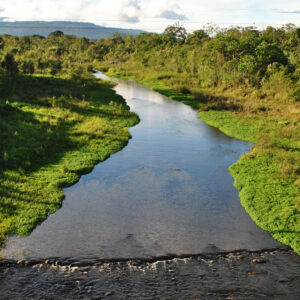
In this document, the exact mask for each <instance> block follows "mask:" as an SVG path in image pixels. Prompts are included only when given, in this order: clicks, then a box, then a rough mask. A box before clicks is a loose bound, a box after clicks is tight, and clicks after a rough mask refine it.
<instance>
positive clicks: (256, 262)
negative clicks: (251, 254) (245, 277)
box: [252, 258, 267, 264]
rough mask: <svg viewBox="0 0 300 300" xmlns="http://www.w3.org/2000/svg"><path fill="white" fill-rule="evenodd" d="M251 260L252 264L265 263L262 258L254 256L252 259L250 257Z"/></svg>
mask: <svg viewBox="0 0 300 300" xmlns="http://www.w3.org/2000/svg"><path fill="white" fill-rule="evenodd" d="M252 262H253V263H254V264H263V263H266V262H267V261H266V260H265V259H263V258H254V259H252Z"/></svg>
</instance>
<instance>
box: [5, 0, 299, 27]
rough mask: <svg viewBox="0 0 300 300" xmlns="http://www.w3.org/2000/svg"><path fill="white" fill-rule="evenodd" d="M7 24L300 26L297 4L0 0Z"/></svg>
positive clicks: (263, 1) (269, 1)
mask: <svg viewBox="0 0 300 300" xmlns="http://www.w3.org/2000/svg"><path fill="white" fill-rule="evenodd" d="M0 18H4V19H7V20H11V21H13V20H48V21H49V20H74V21H75V20H78V21H90V22H93V23H96V24H98V25H104V26H114V27H126V28H140V29H145V30H150V31H157V32H161V31H163V30H164V28H165V27H166V26H167V25H170V24H173V23H175V22H176V21H179V22H180V23H181V24H183V25H184V26H185V27H186V28H187V29H188V30H189V31H192V30H195V29H199V28H202V27H203V26H204V25H205V24H207V23H213V24H217V25H219V26H220V27H229V26H230V25H243V26H249V25H257V26H258V27H264V26H267V25H273V26H276V25H278V26H279V25H280V24H287V23H294V24H296V25H298V26H300V0H297V1H295V0H286V1H282V0H281V1H278V0H260V1H258V0H252V1H251V0H248V1H238V0H177V1H173V0H1V1H0Z"/></svg>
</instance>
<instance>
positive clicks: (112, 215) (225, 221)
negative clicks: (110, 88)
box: [2, 73, 279, 258]
mask: <svg viewBox="0 0 300 300" xmlns="http://www.w3.org/2000/svg"><path fill="white" fill-rule="evenodd" d="M96 76H98V77H103V75H101V74H100V73H98V74H97V75H96ZM117 82H118V85H117V86H116V87H115V90H116V92H117V93H118V94H120V95H122V96H123V97H124V98H125V99H126V102H127V104H128V105H129V106H130V108H131V110H132V111H134V112H136V113H137V114H138V115H139V116H140V119H141V122H140V123H139V124H138V125H137V126H135V127H133V128H131V129H130V132H131V134H132V139H131V140H130V141H129V144H128V146H126V147H125V148H124V149H123V150H122V151H120V152H118V153H116V154H114V155H112V156H111V157H110V158H109V159H108V160H106V161H105V162H103V163H100V164H98V165H97V166H96V167H95V169H94V170H93V172H92V173H90V174H88V175H85V176H83V177H82V178H81V180H80V181H79V183H77V184H76V185H74V186H72V187H70V188H67V189H65V194H66V199H65V200H64V202H63V207H62V208H61V209H60V210H58V211H57V212H56V213H55V214H53V215H51V216H50V217H49V218H48V219H47V220H46V221H45V222H43V223H42V224H41V225H40V226H38V227H37V228H36V229H35V230H34V231H33V232H32V234H31V235H30V236H29V237H27V238H18V237H12V238H10V239H9V240H8V242H7V247H6V249H4V251H2V255H3V256H4V257H8V258H45V257H53V256H54V257H74V258H89V257H97V258H116V257H122V258H130V257H148V256H159V255H166V254H168V253H174V254H178V255H180V254H194V253H201V252H211V251H220V250H230V251H231V250H235V249H250V250H258V249H262V248H272V247H277V246H279V243H277V242H276V241H274V240H273V239H272V238H271V237H270V235H269V234H268V233H266V232H264V231H263V230H261V229H260V228H258V227H257V226H256V225H255V224H254V223H253V221H252V220H251V219H250V217H249V216H248V215H247V214H246V213H245V211H244V209H243V208H242V207H241V205H240V201H239V198H238V191H237V190H236V189H235V188H234V187H233V179H232V177H231V176H230V174H229V172H228V167H229V166H230V165H231V164H233V163H234V162H236V161H237V160H238V159H239V157H240V156H241V155H242V154H243V153H245V152H248V150H249V147H250V144H249V143H247V142H244V141H240V140H237V139H234V138H231V137H228V136H226V135H224V134H223V133H221V132H220V131H219V130H218V129H215V128H213V127H210V126H208V125H206V124H205V123H204V122H202V121H200V120H199V119H198V118H197V112H196V111H195V110H193V109H192V108H191V107H189V106H186V105H184V104H182V103H179V102H175V101H173V100H170V99H168V98H167V97H165V96H162V95H160V94H158V93H156V92H154V91H152V90H150V89H148V88H145V87H143V86H141V85H139V84H137V83H135V82H133V81H127V80H117Z"/></svg>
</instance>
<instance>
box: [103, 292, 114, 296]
mask: <svg viewBox="0 0 300 300" xmlns="http://www.w3.org/2000/svg"><path fill="white" fill-rule="evenodd" d="M113 293H114V292H106V293H105V294H104V297H109V296H111V295H113Z"/></svg>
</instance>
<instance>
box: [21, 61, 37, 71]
mask: <svg viewBox="0 0 300 300" xmlns="http://www.w3.org/2000/svg"><path fill="white" fill-rule="evenodd" d="M21 68H22V72H23V73H24V74H33V73H34V64H33V62H32V61H31V60H29V61H24V62H23V64H22V67H21Z"/></svg>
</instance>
